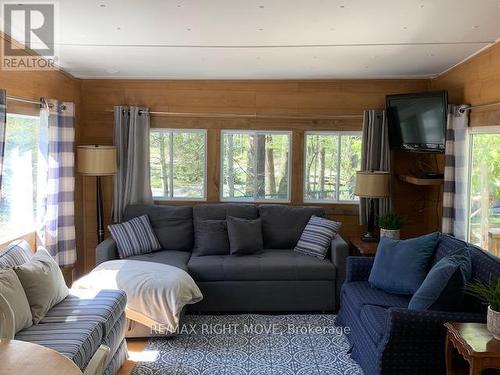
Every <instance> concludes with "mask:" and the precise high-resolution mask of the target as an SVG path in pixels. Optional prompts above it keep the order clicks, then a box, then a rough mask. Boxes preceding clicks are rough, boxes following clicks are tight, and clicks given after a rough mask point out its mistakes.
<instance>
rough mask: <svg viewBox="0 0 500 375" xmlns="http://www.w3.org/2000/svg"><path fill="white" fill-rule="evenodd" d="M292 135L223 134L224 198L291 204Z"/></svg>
mask: <svg viewBox="0 0 500 375" xmlns="http://www.w3.org/2000/svg"><path fill="white" fill-rule="evenodd" d="M290 140H291V133H290V132H270V131H239V130H238V131H223V132H222V141H221V147H222V152H221V159H222V168H221V198H222V200H226V201H228V200H230V201H238V200H241V201H266V200H269V201H281V202H288V201H290V181H289V180H290V162H289V160H290V154H291V152H290Z"/></svg>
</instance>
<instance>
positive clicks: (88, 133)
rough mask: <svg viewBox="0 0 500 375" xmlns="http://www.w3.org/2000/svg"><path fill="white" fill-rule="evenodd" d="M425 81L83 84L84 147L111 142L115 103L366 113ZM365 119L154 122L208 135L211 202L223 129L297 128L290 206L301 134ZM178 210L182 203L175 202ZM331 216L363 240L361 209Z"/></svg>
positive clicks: (90, 233)
mask: <svg viewBox="0 0 500 375" xmlns="http://www.w3.org/2000/svg"><path fill="white" fill-rule="evenodd" d="M428 88H429V81H427V80H321V81H158V80H157V81H142V80H83V81H82V93H81V95H82V98H83V101H82V118H81V121H82V125H83V129H84V131H83V133H82V134H81V138H80V139H79V141H80V143H81V144H87V143H89V144H92V143H95V144H111V143H112V129H113V115H112V113H110V112H109V110H110V109H112V108H113V106H114V105H117V104H133V105H143V106H146V107H149V108H150V110H151V111H171V112H176V111H177V112H224V113H258V114H276V113H279V114H294V115H300V114H302V115H304V114H315V115H317V114H361V113H362V112H363V110H365V109H368V108H374V109H382V108H383V107H384V104H385V95H387V94H394V93H405V92H418V91H426V90H428ZM361 125H362V123H361V120H359V119H357V120H352V119H350V120H284V119H265V120H264V119H241V118H233V119H231V118H223V119H221V118H209V117H207V118H168V117H160V116H152V120H151V126H152V127H171V128H206V129H208V161H207V162H208V176H207V177H208V181H207V182H208V183H207V186H208V202H218V201H219V174H220V171H219V165H220V163H219V150H220V149H219V146H220V130H221V129H270V130H276V129H281V130H292V131H293V149H292V159H293V160H292V180H291V184H292V194H291V201H292V204H303V203H302V186H303V185H302V174H303V167H302V166H303V149H304V148H303V147H304V144H303V142H304V131H307V130H339V129H345V130H361ZM104 189H105V198H106V199H105V202H106V204H105V206H106V207H105V211H106V217H107V218H108V220H109V217H110V208H111V207H110V205H111V195H112V191H111V189H112V187H111V179H110V178H108V179H106V180H105V182H104ZM84 192H85V205H84V212H83V216H84V218H85V225H84V238H85V252H86V257H85V259H84V263H83V269H84V270H88V269H89V268H91V267H92V266H93V265H94V261H95V259H94V249H95V244H96V235H95V212H96V209H95V187H94V179H93V178H86V181H85V188H84ZM175 204H182V202H181V203H178V202H176V203H175ZM324 207H325V208H326V209H327V212H328V215H329V216H330V217H333V218H336V219H337V220H340V221H342V222H343V227H342V235H343V236H345V237H349V236H353V235H358V234H360V233H361V231H362V228H361V227H360V226H359V224H358V206H357V205H352V204H351V205H349V204H330V205H324Z"/></svg>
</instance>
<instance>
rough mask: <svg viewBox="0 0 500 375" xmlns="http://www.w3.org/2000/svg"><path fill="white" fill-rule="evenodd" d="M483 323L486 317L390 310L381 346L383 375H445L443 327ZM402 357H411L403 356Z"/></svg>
mask: <svg viewBox="0 0 500 375" xmlns="http://www.w3.org/2000/svg"><path fill="white" fill-rule="evenodd" d="M449 321H453V322H478V323H483V322H485V321H486V315H485V314H480V313H469V312H446V311H416V310H409V309H405V308H390V309H389V310H388V317H387V329H386V331H385V334H384V337H383V338H382V342H381V344H380V350H381V355H382V358H381V366H382V369H381V370H382V373H385V372H387V373H391V374H393V373H400V374H405V373H412V371H414V369H416V368H418V369H419V370H420V371H421V373H426V374H442V373H444V364H445V360H444V345H445V340H446V328H445V327H444V323H446V322H449ZM404 353H411V355H405V356H404V360H402V357H401V356H402V355H404Z"/></svg>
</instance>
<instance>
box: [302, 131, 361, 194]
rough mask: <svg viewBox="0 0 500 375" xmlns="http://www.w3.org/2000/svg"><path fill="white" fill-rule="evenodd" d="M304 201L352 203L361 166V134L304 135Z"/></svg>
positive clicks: (328, 133)
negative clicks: (357, 172)
mask: <svg viewBox="0 0 500 375" xmlns="http://www.w3.org/2000/svg"><path fill="white" fill-rule="evenodd" d="M304 143H305V160H304V201H305V202H325V203H328V202H332V203H334V202H354V201H358V198H357V197H356V196H355V195H354V188H355V182H356V171H358V170H359V169H360V164H361V133H360V132H306V133H305V139H304Z"/></svg>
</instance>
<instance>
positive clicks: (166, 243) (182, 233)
mask: <svg viewBox="0 0 500 375" xmlns="http://www.w3.org/2000/svg"><path fill="white" fill-rule="evenodd" d="M141 215H148V217H149V221H150V222H151V225H152V226H153V230H154V232H155V234H156V237H157V238H158V241H160V245H161V248H162V249H164V250H179V251H191V249H192V248H193V242H194V241H193V208H192V207H188V206H166V205H165V206H160V205H157V206H155V205H142V204H134V205H129V206H127V208H126V209H125V213H124V217H123V220H130V219H131V218H134V217H137V216H141Z"/></svg>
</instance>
